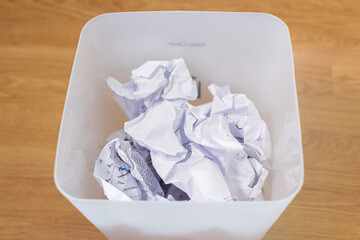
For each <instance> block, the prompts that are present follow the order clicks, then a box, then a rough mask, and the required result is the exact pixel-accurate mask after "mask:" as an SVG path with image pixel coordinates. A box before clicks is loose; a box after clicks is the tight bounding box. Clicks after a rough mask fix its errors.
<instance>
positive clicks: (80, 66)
mask: <svg viewBox="0 0 360 240" xmlns="http://www.w3.org/2000/svg"><path fill="white" fill-rule="evenodd" d="M179 57H182V58H184V59H185V62H186V64H187V66H188V68H189V70H190V73H191V74H192V75H194V76H196V77H197V79H198V80H200V81H201V86H202V87H201V98H200V99H198V100H196V101H194V102H192V104H194V105H197V104H201V103H205V102H209V101H212V98H211V95H210V93H209V91H208V90H207V86H208V85H209V84H211V83H213V82H215V83H217V84H218V85H225V84H229V85H230V87H231V90H232V92H233V93H244V94H246V95H247V96H248V97H249V98H250V99H251V100H252V101H253V102H254V103H255V105H256V106H257V108H258V109H259V112H260V114H261V116H262V118H263V119H264V120H265V121H266V123H267V124H268V127H269V130H270V137H271V143H272V147H273V151H272V155H271V158H270V165H271V170H270V174H269V177H268V179H267V181H266V183H265V186H264V188H263V191H264V198H265V200H280V199H282V198H285V197H288V196H290V195H291V194H293V193H294V191H295V190H296V189H297V188H298V187H299V186H301V184H302V181H303V160H302V149H301V134H300V123H299V116H298V105H297V97H296V88H295V79H294V70H293V58H292V50H291V44H290V37H289V32H288V29H287V27H286V25H285V24H284V23H283V22H282V21H281V20H279V19H278V18H276V17H273V16H271V15H268V14H250V13H207V12H202V13H200V12H161V13H159V12H147V13H140V12H139V13H118V14H106V15H102V16H99V17H96V18H95V19H92V20H91V21H90V22H89V23H88V24H87V25H86V26H85V27H84V29H83V31H82V33H81V37H80V40H79V45H78V50H77V54H76V57H75V61H74V66H73V71H72V75H71V81H70V83H69V90H68V95H67V100H66V104H65V109H64V114H63V120H62V126H61V130H60V133H59V142H58V150H57V159H56V164H55V182H56V184H57V186H58V187H59V188H60V189H61V191H63V192H64V193H66V194H67V195H69V196H72V197H75V198H81V199H104V198H105V197H104V195H103V190H102V188H101V187H100V186H99V184H98V183H97V182H96V180H95V179H94V177H93V169H94V164H95V160H96V159H97V156H98V154H99V152H100V150H101V148H102V147H103V146H104V145H105V139H106V137H107V136H108V135H109V134H110V133H111V132H113V131H116V130H118V129H121V128H123V124H124V122H125V121H127V119H126V117H125V115H124V114H123V113H122V111H121V109H120V108H119V107H118V106H117V105H116V103H115V101H114V100H113V99H112V97H111V94H112V93H111V91H110V90H109V89H108V87H107V84H106V82H105V80H104V79H105V78H106V77H108V76H113V77H115V78H117V79H118V80H120V81H121V82H123V83H125V82H127V81H128V80H129V79H130V78H129V76H130V74H131V70H132V69H134V68H137V67H138V66H140V65H141V64H143V63H144V62H145V61H148V60H169V59H172V58H179Z"/></svg>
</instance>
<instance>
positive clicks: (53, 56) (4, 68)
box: [0, 0, 360, 240]
mask: <svg viewBox="0 0 360 240" xmlns="http://www.w3.org/2000/svg"><path fill="white" fill-rule="evenodd" d="M147 10H210V11H235V12H266V13H271V14H274V15H276V16H278V17H280V18H281V19H283V20H284V21H285V22H286V23H287V24H288V26H289V29H290V32H291V38H292V44H293V51H294V60H295V70H296V81H297V87H298V96H299V105H300V115H301V126H302V136H303V146H304V159H305V184H304V187H303V189H302V190H301V192H300V194H299V195H298V196H297V197H296V199H295V200H294V201H293V202H292V203H291V204H290V206H289V207H288V208H287V210H286V211H285V212H284V214H283V215H282V216H281V217H280V219H279V220H278V221H277V222H276V223H275V224H274V226H273V227H272V228H271V230H270V231H269V232H268V234H267V235H266V237H265V239H360V1H358V0H353V1H329V0H326V1H320V0H318V1H315V0H314V1H287V0H284V1H280V0H273V1H266V2H265V1H264V2H262V1H237V0H221V1H219V0H211V1H188V0H184V1H159V0H152V1H146V0H143V1H136V0H123V1H100V0H99V1H95V0H93V1H90V0H88V1H82V3H80V1H76V2H75V1H67V0H64V1H63V0H57V1H41V0H33V1H17V0H9V1H7V0H2V1H0V239H87V240H89V239H104V236H103V235H102V234H101V233H100V232H99V231H98V230H97V229H96V228H95V227H94V226H92V225H91V224H90V223H89V222H88V221H87V220H86V219H85V217H83V216H82V215H81V214H80V212H78V211H77V210H76V209H75V208H74V207H73V206H72V205H71V204H70V203H69V202H68V201H67V200H66V199H65V198H64V197H63V196H62V195H60V193H59V192H58V191H57V189H56V188H55V185H54V181H53V167H54V159H55V150H56V143H57V136H58V131H59V126H60V121H61V114H62V109H63V104H64V100H65V96H66V90H67V85H68V81H69V75H70V71H71V67H72V61H73V59H74V54H75V50H76V46H77V41H78V37H79V34H80V31H81V29H82V27H83V25H84V24H85V23H86V22H87V21H88V20H89V19H91V18H92V17H94V16H96V15H99V14H101V13H107V12H122V11H147Z"/></svg>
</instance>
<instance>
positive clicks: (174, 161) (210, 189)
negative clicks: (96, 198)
mask: <svg viewBox="0 0 360 240" xmlns="http://www.w3.org/2000/svg"><path fill="white" fill-rule="evenodd" d="M107 83H108V85H109V87H110V88H111V89H112V90H113V98H114V99H115V101H116V102H117V103H118V104H119V106H120V107H121V108H122V110H123V111H124V113H125V114H126V115H127V117H128V118H129V121H127V122H125V126H124V129H123V130H119V131H117V132H115V133H113V134H111V135H110V136H109V137H108V139H107V141H108V142H107V144H106V146H105V147H104V148H103V149H102V151H101V153H100V155H99V158H98V159H97V161H96V164H95V171H94V176H95V177H96V179H97V180H98V182H99V183H100V184H101V186H102V187H103V189H104V193H105V195H106V196H107V198H108V199H110V200H123V201H133V200H148V201H194V202H204V201H243V200H261V199H262V192H261V188H262V186H263V184H264V181H265V179H266V177H267V175H268V169H269V164H268V160H269V157H270V152H271V145H270V137H269V131H268V128H267V125H266V123H265V122H264V121H263V120H262V119H261V118H260V115H259V112H258V110H257V109H256V107H255V106H254V104H253V103H252V102H251V101H250V100H249V99H248V98H247V97H246V95H244V94H232V93H231V92H230V88H229V86H224V87H219V86H217V85H215V84H211V85H210V86H209V87H208V89H209V90H210V92H211V94H212V95H213V101H212V102H210V103H206V104H203V105H199V106H193V105H191V104H189V103H188V101H189V100H195V99H196V98H197V96H198V92H197V87H196V82H195V81H194V80H193V79H192V77H191V75H190V73H189V71H188V69H187V67H186V64H185V62H184V60H183V59H182V58H180V59H174V60H172V61H148V62H146V63H145V64H143V65H142V66H140V67H139V68H137V69H135V70H133V71H132V75H131V80H130V81H129V82H127V83H126V84H121V83H120V82H118V81H117V80H116V79H114V78H112V77H109V78H108V79H107Z"/></svg>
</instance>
